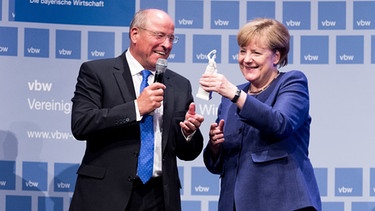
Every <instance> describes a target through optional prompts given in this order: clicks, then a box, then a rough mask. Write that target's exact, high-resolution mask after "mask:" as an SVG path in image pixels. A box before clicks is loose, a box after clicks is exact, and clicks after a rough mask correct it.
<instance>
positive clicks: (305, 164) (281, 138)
mask: <svg viewBox="0 0 375 211" xmlns="http://www.w3.org/2000/svg"><path fill="white" fill-rule="evenodd" d="M249 86H250V83H245V84H242V85H240V86H239V88H240V89H242V90H244V91H245V93H247V91H248V89H249ZM220 119H224V120H225V123H224V138H225V141H224V143H223V144H222V147H221V150H220V154H219V157H218V158H217V159H213V157H212V155H211V154H210V150H208V149H207V147H206V149H205V150H204V154H203V156H204V163H205V165H206V167H207V169H208V170H209V171H210V172H212V173H214V174H220V177H221V190H220V199H219V206H218V207H219V211H229V210H234V207H236V210H237V211H259V210H261V211H275V210H278V211H292V210H296V209H301V208H304V207H310V206H311V207H314V208H315V209H316V210H321V201H320V194H319V190H318V186H317V183H316V179H315V176H314V171H313V167H312V165H311V163H310V160H309V158H308V146H309V137H310V123H311V117H310V115H309V93H308V84H307V79H306V77H305V75H304V74H303V73H302V72H300V71H290V72H286V73H281V74H280V76H279V77H278V78H277V79H276V80H275V81H273V82H272V84H271V85H270V87H268V88H267V89H266V90H265V91H263V92H262V93H260V94H258V95H255V96H251V95H247V98H246V102H245V104H244V106H243V109H242V110H239V109H238V108H237V106H236V105H235V104H233V103H232V102H231V101H230V100H228V99H227V98H222V101H221V104H220V106H219V111H218V118H217V122H218V121H219V120H220Z"/></svg>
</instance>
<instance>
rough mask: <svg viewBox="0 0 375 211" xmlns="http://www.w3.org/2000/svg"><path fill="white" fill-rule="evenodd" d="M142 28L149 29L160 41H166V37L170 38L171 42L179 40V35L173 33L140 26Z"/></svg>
mask: <svg viewBox="0 0 375 211" xmlns="http://www.w3.org/2000/svg"><path fill="white" fill-rule="evenodd" d="M138 28H140V29H142V30H145V31H148V32H150V33H152V35H153V36H154V37H155V38H156V39H157V40H159V41H164V40H165V39H167V38H168V41H169V42H170V43H177V42H178V37H177V36H175V35H173V34H165V33H163V32H155V31H151V30H148V29H145V28H142V27H138Z"/></svg>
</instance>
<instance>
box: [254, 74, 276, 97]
mask: <svg viewBox="0 0 375 211" xmlns="http://www.w3.org/2000/svg"><path fill="white" fill-rule="evenodd" d="M279 75H280V72H279V71H277V75H276V76H275V77H274V78H273V79H272V81H270V82H269V83H268V84H267V85H265V86H264V87H263V88H261V89H259V90H257V91H251V87H250V89H249V94H251V95H257V94H260V93H262V92H263V91H264V90H266V89H267V88H268V87H269V86H270V85H271V84H272V82H273V81H274V80H275V79H276V78H277V77H279Z"/></svg>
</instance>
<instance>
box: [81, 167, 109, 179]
mask: <svg viewBox="0 0 375 211" xmlns="http://www.w3.org/2000/svg"><path fill="white" fill-rule="evenodd" d="M105 172H106V169H105V168H102V167H98V166H91V165H81V166H80V167H79V169H78V171H77V174H78V175H80V176H86V177H92V178H96V179H103V178H104V175H105Z"/></svg>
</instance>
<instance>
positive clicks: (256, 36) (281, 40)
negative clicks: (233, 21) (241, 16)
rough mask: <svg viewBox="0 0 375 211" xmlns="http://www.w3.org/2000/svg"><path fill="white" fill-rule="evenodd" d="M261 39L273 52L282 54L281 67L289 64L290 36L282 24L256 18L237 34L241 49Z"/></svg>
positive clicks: (268, 19)
mask: <svg viewBox="0 0 375 211" xmlns="http://www.w3.org/2000/svg"><path fill="white" fill-rule="evenodd" d="M260 39H261V40H262V41H264V42H265V43H266V45H267V47H268V48H269V49H271V50H272V51H273V52H277V51H278V52H279V53H280V60H279V62H278V65H279V67H283V66H285V65H287V64H288V53H289V40H290V35H289V31H288V29H287V28H286V27H285V26H284V25H283V24H282V23H280V22H279V21H277V20H274V19H270V18H256V19H254V20H252V21H250V22H248V23H247V24H245V25H244V26H243V27H242V28H241V29H240V31H239V32H238V34H237V43H238V46H240V47H243V46H247V45H249V44H250V42H252V41H254V40H260Z"/></svg>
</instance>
